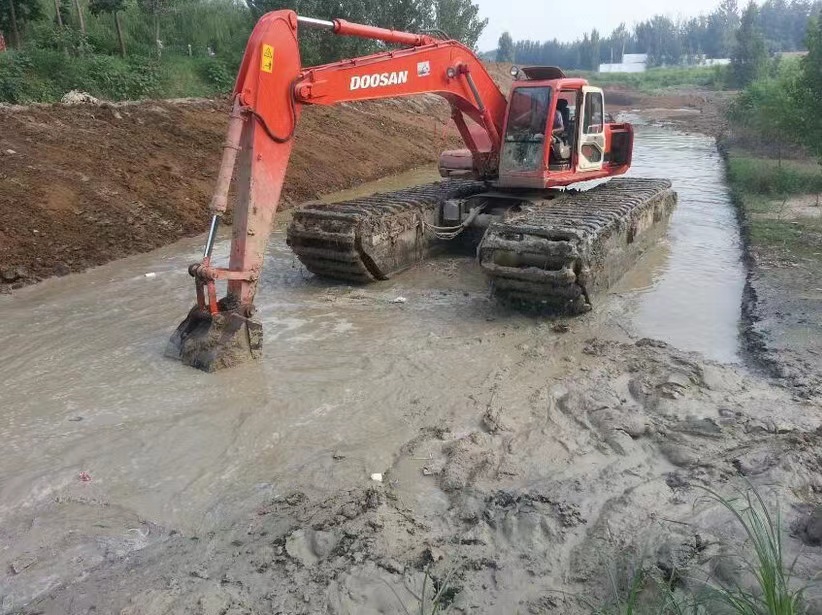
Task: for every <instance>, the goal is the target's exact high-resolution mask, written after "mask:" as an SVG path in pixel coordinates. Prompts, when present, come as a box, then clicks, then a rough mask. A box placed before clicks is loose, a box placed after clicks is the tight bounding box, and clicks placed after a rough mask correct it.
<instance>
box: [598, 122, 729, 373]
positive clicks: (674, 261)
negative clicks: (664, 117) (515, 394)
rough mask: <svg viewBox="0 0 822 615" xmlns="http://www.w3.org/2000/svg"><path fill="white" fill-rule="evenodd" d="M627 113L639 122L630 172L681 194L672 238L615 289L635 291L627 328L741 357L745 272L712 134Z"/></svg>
mask: <svg viewBox="0 0 822 615" xmlns="http://www.w3.org/2000/svg"><path fill="white" fill-rule="evenodd" d="M629 119H630V121H632V122H634V123H635V124H636V139H637V142H636V147H635V151H634V159H633V164H632V166H631V170H630V172H629V175H633V176H637V177H668V178H670V179H671V180H672V181H673V184H674V189H675V190H676V191H677V193H678V194H679V205H678V207H677V210H676V212H675V213H674V216H673V218H672V220H671V225H670V229H669V231H668V235H667V238H666V241H665V242H663V243H662V244H661V245H660V246H658V247H657V248H656V249H654V250H652V251H650V252H649V253H648V254H646V255H645V258H644V259H643V261H642V262H641V263H640V264H639V267H637V268H636V269H635V270H634V271H632V272H630V273H629V274H628V275H627V276H625V278H624V279H623V280H622V283H621V284H620V285H619V286H618V287H617V288H616V289H614V290H615V292H620V291H623V290H629V291H631V292H632V293H633V294H634V295H635V296H634V297H633V299H634V301H633V305H632V306H631V308H630V310H629V314H630V315H629V318H628V324H629V328H630V329H631V331H632V333H634V334H637V335H640V336H642V337H653V338H657V339H662V340H665V341H667V342H669V343H671V344H673V345H674V346H676V347H678V348H681V349H683V350H695V351H697V352H701V353H703V354H704V355H705V356H706V357H708V358H711V359H715V360H718V361H723V362H736V361H737V360H738V356H739V355H738V351H739V337H738V323H739V318H740V306H741V300H740V298H741V296H742V288H743V286H744V283H745V271H744V266H743V264H742V246H741V243H740V239H739V227H738V224H737V220H736V217H735V214H734V210H733V206H732V204H731V201H730V196H729V192H728V188H727V187H726V186H725V184H724V175H723V167H722V163H721V160H720V158H719V154H718V152H717V151H716V147H715V145H714V140H713V139H712V138H709V137H706V136H703V135H688V134H682V133H677V132H674V131H673V130H671V129H667V128H662V127H659V126H650V125H643V124H642V123H641V120H640V118H636V117H632V118H629ZM629 294H630V293H629Z"/></svg>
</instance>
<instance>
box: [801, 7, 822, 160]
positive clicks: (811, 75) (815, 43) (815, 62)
mask: <svg viewBox="0 0 822 615" xmlns="http://www.w3.org/2000/svg"><path fill="white" fill-rule="evenodd" d="M805 44H806V45H807V47H808V55H806V56H805V57H804V58H802V62H801V64H800V66H801V78H800V87H799V92H798V96H797V97H798V99H799V104H800V107H801V115H800V117H799V124H800V126H802V136H803V142H804V143H805V145H807V146H808V147H809V148H810V149H811V150H812V151H813V152H814V154H816V157H817V159H818V160H819V163H820V164H822V115H820V113H819V101H820V100H822V14H821V15H819V16H817V17H816V18H815V19H811V20H810V21H809V22H808V34H807V36H806V37H805Z"/></svg>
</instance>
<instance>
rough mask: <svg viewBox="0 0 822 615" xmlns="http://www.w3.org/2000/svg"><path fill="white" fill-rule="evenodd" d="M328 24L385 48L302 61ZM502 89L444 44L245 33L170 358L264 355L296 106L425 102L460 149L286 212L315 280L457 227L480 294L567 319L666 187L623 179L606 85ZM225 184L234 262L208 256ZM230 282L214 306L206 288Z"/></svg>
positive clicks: (353, 277)
mask: <svg viewBox="0 0 822 615" xmlns="http://www.w3.org/2000/svg"><path fill="white" fill-rule="evenodd" d="M301 28H312V29H320V30H327V31H328V32H331V33H333V34H335V35H339V36H357V37H363V38H367V39H374V40H378V41H382V42H384V43H387V44H388V45H393V46H397V47H391V48H389V47H388V45H386V50H385V51H382V52H380V53H375V54H373V55H369V56H364V57H360V58H355V59H350V60H342V61H339V62H333V63H330V64H325V65H322V66H315V67H310V68H305V67H303V66H302V65H301V62H300V54H299V47H298V32H299V30H300V29H301ZM512 74H513V76H514V84H513V86H512V88H511V91H510V95H509V96H508V98H506V97H505V95H503V93H502V92H501V91H500V89H499V87H498V86H497V84H496V83H495V82H494V80H493V79H492V78H491V76H490V74H489V73H488V71H487V70H486V68H485V66H484V65H483V63H482V62H481V61H480V60H479V59H478V58H477V57H476V55H475V54H474V53H473V52H472V51H471V50H470V49H468V48H467V47H465V46H464V45H462V44H460V43H459V42H457V41H454V40H443V39H440V38H437V37H435V36H432V35H428V34H415V33H409V32H399V31H395V30H388V29H384V28H378V27H373V26H367V25H362V24H356V23H351V22H348V21H345V20H343V19H335V20H333V21H325V20H319V19H313V18H308V17H302V16H298V15H297V14H296V13H295V12H293V11H287V10H283V11H274V12H271V13H268V14H266V15H264V16H263V17H262V18H261V19H260V20H259V21H258V23H257V24H256V26H255V28H254V30H253V32H252V33H251V36H250V38H249V41H248V45H247V47H246V51H245V56H244V58H243V61H242V64H241V67H240V71H239V75H238V78H237V82H236V84H235V86H234V91H233V107H232V111H231V116H230V120H229V126H228V134H227V138H226V142H225V146H224V150H223V158H222V164H221V166H220V171H219V174H218V178H217V186H216V189H215V193H214V197H213V199H212V201H211V211H212V214H213V216H212V221H211V226H210V229H209V232H208V237H207V240H206V246H205V250H204V254H203V258H202V261H201V262H198V263H195V264H193V265H192V266H191V267H190V268H189V273H190V274H191V275H192V276H193V277H194V280H195V286H196V292H197V303H196V305H195V306H194V307H193V308H192V309H191V311H190V312H189V314H188V316H187V317H186V318H185V320H184V321H183V322H182V323H181V324H180V325H179V327H178V328H177V330H176V331H175V332H174V334H173V336H172V338H171V340H170V342H169V345H168V348H167V352H166V354H167V355H169V356H172V357H175V358H178V359H181V360H182V361H183V362H184V363H185V364H187V365H191V366H194V367H197V368H199V369H203V370H206V371H213V370H216V369H220V368H224V367H230V366H232V365H235V364H237V363H241V362H243V361H246V360H249V359H254V358H257V357H259V356H260V353H261V350H262V325H261V323H260V321H259V320H258V319H256V318H255V306H254V296H255V293H256V291H257V285H258V283H259V280H260V272H261V269H262V265H263V259H264V255H265V251H266V245H267V243H268V238H269V234H270V230H271V226H272V222H273V218H274V213H275V211H276V209H277V204H278V201H279V198H280V192H281V190H282V186H283V180H284V177H285V172H286V167H287V165H288V160H289V157H290V154H291V148H292V146H293V143H294V130H295V127H296V125H297V122H298V120H299V117H300V110H301V108H302V107H303V105H333V104H337V103H342V102H350V101H363V100H374V99H382V98H389V97H398V96H409V95H415V94H424V93H430V94H437V95H439V96H441V97H442V98H444V99H445V100H446V101H447V102H448V103H449V104H450V107H451V118H452V120H453V122H454V124H455V125H456V128H457V130H458V131H459V134H460V136H461V137H462V140H463V141H464V143H465V149H464V150H456V151H447V152H444V153H443V154H442V155H441V157H440V161H439V170H440V175H441V176H442V177H443V178H444V179H443V181H440V182H437V183H434V184H428V185H423V186H415V187H412V188H407V189H404V190H398V191H395V192H390V193H384V194H377V195H373V196H370V197H364V198H360V199H355V200H352V201H346V202H343V203H335V204H321V203H309V204H307V205H304V206H302V207H300V208H299V209H297V211H295V213H294V215H293V218H292V221H291V223H290V224H289V227H288V231H287V241H288V244H289V245H290V247H291V249H292V250H293V251H294V252H295V253H296V255H297V256H298V258H299V259H300V261H301V262H302V263H303V264H304V265H305V267H306V268H307V269H308V270H309V271H311V272H313V273H315V274H317V275H321V276H325V277H329V278H333V279H340V280H346V281H351V282H357V283H367V282H370V281H373V280H381V279H386V278H388V277H390V276H391V275H393V274H395V273H397V272H399V271H402V270H403V269H406V268H407V267H409V266H411V265H413V264H414V263H417V262H419V261H420V259H422V258H424V257H425V256H426V255H427V254H429V253H430V252H431V251H432V250H434V249H436V248H438V247H439V246H441V245H442V244H443V242H447V241H449V240H451V239H454V238H455V237H457V236H458V235H462V236H463V237H462V239H465V238H467V239H468V240H469V241H472V242H475V243H476V245H477V257H478V261H479V264H480V266H481V267H482V269H483V270H484V271H485V273H486V274H487V275H488V277H489V279H490V282H491V289H492V293H493V294H494V295H495V296H496V297H498V298H499V299H500V300H503V301H505V302H506V303H508V304H511V305H514V306H520V307H525V308H528V309H532V308H535V309H539V310H543V309H548V310H551V311H561V312H566V313H579V312H583V311H586V310H588V309H590V307H591V303H592V296H593V295H594V294H595V293H596V292H597V291H601V290H603V289H605V288H607V287H608V286H610V285H611V284H612V283H613V282H614V281H615V280H616V279H618V278H619V277H620V276H621V275H622V274H623V273H624V272H625V271H626V270H627V269H628V268H629V267H630V266H632V264H633V262H634V261H635V259H636V257H637V256H638V254H639V253H641V252H642V250H643V249H644V247H646V246H647V245H648V244H650V243H652V242H653V241H655V240H656V239H657V238H658V237H659V235H660V234H661V232H663V231H664V227H665V223H666V222H667V220H668V218H669V217H670V214H671V211H672V210H673V208H674V205H675V203H676V194H675V193H674V192H673V191H672V190H671V184H670V182H669V181H667V180H658V179H633V178H631V179H628V178H618V179H612V180H610V181H607V182H602V181H600V185H597V186H595V187H593V188H590V189H588V190H578V189H571V188H567V187H568V186H570V185H571V184H576V183H578V182H583V181H587V180H604V179H605V178H610V177H612V176H616V175H622V174H624V173H625V172H626V171H627V170H628V169H629V167H630V165H631V154H632V148H633V130H632V128H631V125H630V124H627V123H614V122H608V121H607V116H606V113H605V105H604V95H603V92H602V90H600V89H598V88H595V87H592V86H590V85H588V83H587V81H585V80H584V79H579V78H568V77H566V76H565V75H564V74H563V72H562V71H561V70H560V69H558V68H554V67H530V68H524V69H522V70H519V69H516V68H513V69H512ZM232 178H233V179H234V181H235V185H236V194H237V198H236V203H235V204H234V211H233V223H232V233H233V235H232V240H231V251H230V256H229V262H228V267H216V266H215V265H214V264H213V263H212V249H213V247H214V243H215V238H216V233H217V229H218V226H219V223H220V220H221V217H222V216H223V214H224V213H225V212H226V209H227V204H228V192H229V186H230V184H231V181H232ZM218 281H226V282H227V291H226V294H225V296H224V297H222V298H221V299H219V300H218V298H217V289H216V283H217V282H218Z"/></svg>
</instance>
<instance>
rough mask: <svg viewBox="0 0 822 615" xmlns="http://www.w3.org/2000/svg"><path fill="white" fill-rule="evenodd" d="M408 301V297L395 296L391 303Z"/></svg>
mask: <svg viewBox="0 0 822 615" xmlns="http://www.w3.org/2000/svg"><path fill="white" fill-rule="evenodd" d="M406 301H408V299H406V298H405V297H395V298H394V299H391V301H389V303H405V302H406Z"/></svg>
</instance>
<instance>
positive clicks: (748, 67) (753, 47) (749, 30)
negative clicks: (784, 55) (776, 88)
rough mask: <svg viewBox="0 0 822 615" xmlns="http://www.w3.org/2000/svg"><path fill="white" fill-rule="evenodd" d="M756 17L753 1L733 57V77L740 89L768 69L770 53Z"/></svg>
mask: <svg viewBox="0 0 822 615" xmlns="http://www.w3.org/2000/svg"><path fill="white" fill-rule="evenodd" d="M756 17H757V7H756V4H754V2H753V0H751V3H750V4H749V5H748V7H747V8H746V9H745V12H744V13H743V14H742V20H741V21H740V24H739V29H738V30H737V31H736V46H735V47H734V51H733V54H732V55H731V76H732V78H733V82H734V85H736V86H738V87H744V86H746V85H748V84H749V83H751V82H752V81H755V80H756V79H758V78H760V77H761V76H762V75H763V73H764V71H765V68H766V63H767V59H768V53H767V51H766V50H765V39H764V38H763V37H762V33H761V32H760V31H759V27H758V26H757V23H756Z"/></svg>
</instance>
